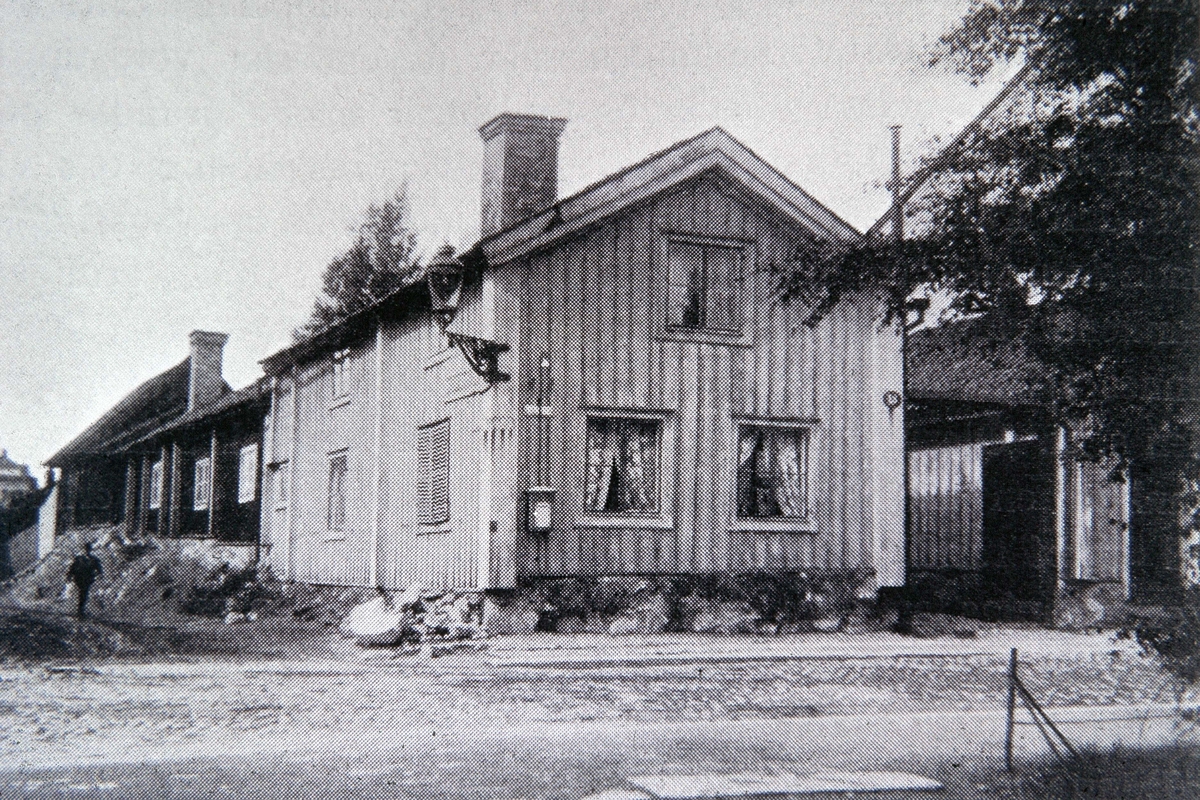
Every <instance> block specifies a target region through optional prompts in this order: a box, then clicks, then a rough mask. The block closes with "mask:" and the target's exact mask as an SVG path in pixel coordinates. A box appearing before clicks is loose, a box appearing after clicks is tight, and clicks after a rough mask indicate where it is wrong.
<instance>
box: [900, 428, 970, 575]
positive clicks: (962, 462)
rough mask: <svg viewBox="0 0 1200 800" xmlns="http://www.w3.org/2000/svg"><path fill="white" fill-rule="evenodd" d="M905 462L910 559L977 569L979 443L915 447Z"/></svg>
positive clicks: (931, 566) (922, 565)
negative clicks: (907, 477)
mask: <svg viewBox="0 0 1200 800" xmlns="http://www.w3.org/2000/svg"><path fill="white" fill-rule="evenodd" d="M908 464H909V522H910V526H909V531H910V533H909V536H910V549H909V563H910V565H911V566H912V568H913V569H918V570H935V569H961V570H977V569H979V568H980V566H981V564H982V560H981V559H982V555H983V445H982V444H980V443H975V444H965V445H960V446H956V447H937V448H931V449H928V450H915V451H913V452H911V453H909V454H908Z"/></svg>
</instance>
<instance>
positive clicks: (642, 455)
mask: <svg viewBox="0 0 1200 800" xmlns="http://www.w3.org/2000/svg"><path fill="white" fill-rule="evenodd" d="M660 428H661V426H660V423H658V422H657V421H654V420H641V419H615V418H602V417H591V418H589V419H588V422H587V465H586V466H587V469H586V480H585V483H584V510H585V511H587V512H589V513H597V514H605V513H607V514H651V513H655V512H657V511H658V507H659V471H660V460H659V442H660V436H661V431H660Z"/></svg>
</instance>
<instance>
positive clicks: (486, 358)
mask: <svg viewBox="0 0 1200 800" xmlns="http://www.w3.org/2000/svg"><path fill="white" fill-rule="evenodd" d="M446 338H447V339H449V340H450V344H452V345H454V346H455V347H457V348H458V350H459V352H461V353H462V354H463V358H465V359H466V360H467V364H469V365H470V367H471V370H472V371H473V372H474V373H475V374H476V375H478V376H479V377H481V378H483V379H484V380H485V381H487V382H488V383H502V382H504V381H507V380H508V379H509V378H510V377H511V376H510V375H509V374H508V373H507V372H501V371H500V370H499V368H498V367H497V363H496V362H497V357H498V356H499V355H500V354H501V353H503V352H505V351H507V350H508V345H506V344H504V343H503V342H493V341H491V340H489V339H479V338H476V337H474V336H467V335H466V334H464V333H454V332H453V331H446Z"/></svg>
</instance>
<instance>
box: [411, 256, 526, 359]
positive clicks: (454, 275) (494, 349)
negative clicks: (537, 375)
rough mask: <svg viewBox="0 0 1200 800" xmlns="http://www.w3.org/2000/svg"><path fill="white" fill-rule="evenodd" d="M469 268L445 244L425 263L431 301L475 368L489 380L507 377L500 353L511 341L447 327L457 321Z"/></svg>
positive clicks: (449, 334) (440, 321)
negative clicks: (487, 337)
mask: <svg viewBox="0 0 1200 800" xmlns="http://www.w3.org/2000/svg"><path fill="white" fill-rule="evenodd" d="M465 271H466V270H465V267H464V265H463V262H462V259H460V258H459V257H458V256H456V255H455V254H454V248H453V247H451V246H450V245H448V244H447V245H442V247H441V249H439V250H438V251H437V254H436V255H435V256H434V257H433V260H432V261H430V262H429V264H428V265H427V266H426V267H425V281H426V283H428V284H429V300H430V305H431V307H432V309H433V313H434V314H435V315H436V316H437V321H438V325H440V326H441V328H442V332H443V333H445V334H446V338H447V339H448V340H449V341H450V344H452V345H453V346H455V347H457V348H458V350H459V352H460V353H462V354H463V358H465V359H466V360H467V364H468V365H470V367H471V370H472V371H473V372H474V373H475V374H476V375H478V376H479V377H481V378H483V379H484V380H485V381H487V382H488V383H499V382H501V381H506V380H508V379H509V375H508V374H507V373H504V372H501V371H500V370H499V368H498V366H497V357H498V356H499V355H500V353H503V352H504V351H505V350H507V349H508V345H506V344H502V343H500V342H493V341H491V340H489V339H480V338H478V337H476V336H468V335H466V334H465V333H455V332H454V331H450V330H447V328H448V327H449V325H450V323H451V322H453V321H454V317H455V315H456V314H457V313H458V305H459V302H460V301H461V300H462V288H463V275H464V272H465Z"/></svg>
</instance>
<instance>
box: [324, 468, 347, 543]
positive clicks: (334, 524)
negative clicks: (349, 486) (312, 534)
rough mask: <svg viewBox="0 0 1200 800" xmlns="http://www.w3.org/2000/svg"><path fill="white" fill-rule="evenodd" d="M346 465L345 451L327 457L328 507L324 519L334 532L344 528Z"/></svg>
mask: <svg viewBox="0 0 1200 800" xmlns="http://www.w3.org/2000/svg"><path fill="white" fill-rule="evenodd" d="M346 466H347V461H346V454H345V453H337V454H335V455H331V456H330V457H329V509H328V512H327V514H326V520H327V523H328V528H329V530H330V531H331V532H334V533H340V532H342V531H344V530H346Z"/></svg>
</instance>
